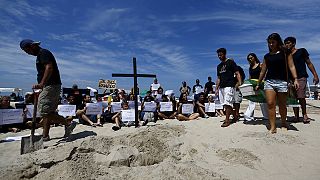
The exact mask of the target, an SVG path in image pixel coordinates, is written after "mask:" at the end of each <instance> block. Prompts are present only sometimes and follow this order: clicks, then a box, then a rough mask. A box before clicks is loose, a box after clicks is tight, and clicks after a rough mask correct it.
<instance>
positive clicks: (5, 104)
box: [0, 96, 23, 133]
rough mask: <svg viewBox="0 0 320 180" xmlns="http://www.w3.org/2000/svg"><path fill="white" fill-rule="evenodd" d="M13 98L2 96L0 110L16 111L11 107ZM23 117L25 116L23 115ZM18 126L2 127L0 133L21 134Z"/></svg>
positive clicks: (0, 126) (6, 125)
mask: <svg viewBox="0 0 320 180" xmlns="http://www.w3.org/2000/svg"><path fill="white" fill-rule="evenodd" d="M10 101H11V97H10V96H2V97H1V98H0V109H15V108H14V107H12V106H10ZM21 116H23V115H22V114H21ZM16 125H17V124H5V125H0V132H14V133H16V132H19V131H21V130H20V128H18V127H16Z"/></svg>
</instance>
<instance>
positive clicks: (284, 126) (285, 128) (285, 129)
mask: <svg viewBox="0 0 320 180" xmlns="http://www.w3.org/2000/svg"><path fill="white" fill-rule="evenodd" d="M281 130H284V131H288V124H287V123H286V122H284V123H282V125H281Z"/></svg>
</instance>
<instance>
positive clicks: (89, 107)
mask: <svg viewBox="0 0 320 180" xmlns="http://www.w3.org/2000/svg"><path fill="white" fill-rule="evenodd" d="M86 114H87V115H98V114H102V105H101V104H99V103H86Z"/></svg>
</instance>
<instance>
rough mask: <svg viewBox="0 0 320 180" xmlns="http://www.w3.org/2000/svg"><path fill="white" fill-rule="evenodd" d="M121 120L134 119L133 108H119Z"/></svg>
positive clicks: (130, 120) (129, 120) (128, 120)
mask: <svg viewBox="0 0 320 180" xmlns="http://www.w3.org/2000/svg"><path fill="white" fill-rule="evenodd" d="M121 118H122V119H121V121H122V122H132V121H135V112H134V109H128V110H121Z"/></svg>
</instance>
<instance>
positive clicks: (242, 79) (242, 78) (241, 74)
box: [235, 66, 246, 83]
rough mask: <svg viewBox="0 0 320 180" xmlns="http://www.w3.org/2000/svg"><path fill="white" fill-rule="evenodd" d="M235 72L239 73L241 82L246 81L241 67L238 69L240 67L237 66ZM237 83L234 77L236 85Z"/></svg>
mask: <svg viewBox="0 0 320 180" xmlns="http://www.w3.org/2000/svg"><path fill="white" fill-rule="evenodd" d="M237 71H239V73H240V76H241V81H242V82H243V81H244V79H246V74H245V73H244V71H243V69H242V67H240V66H237ZM237 82H238V79H237V76H235V83H237Z"/></svg>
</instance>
